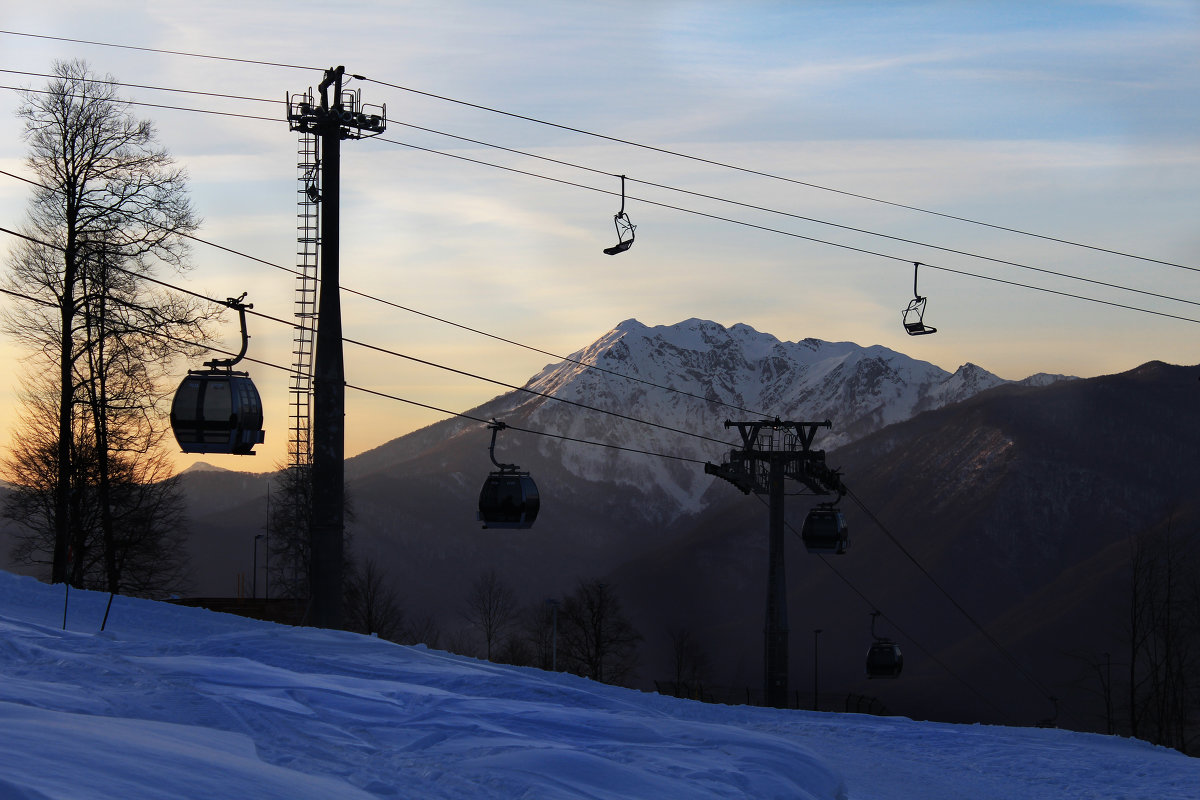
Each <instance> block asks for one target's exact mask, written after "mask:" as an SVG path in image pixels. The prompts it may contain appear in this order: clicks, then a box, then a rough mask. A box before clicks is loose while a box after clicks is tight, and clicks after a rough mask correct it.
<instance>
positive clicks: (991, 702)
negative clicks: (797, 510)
mask: <svg viewBox="0 0 1200 800" xmlns="http://www.w3.org/2000/svg"><path fill="white" fill-rule="evenodd" d="M755 497H757V498H758V500H759V502H761V503H762V504H763V505H767V501H766V500H764V499H763V497H762V495H759V494H755ZM784 526H785V527H786V528H787V529H788V530H789V531H790V532H791V533H792V535H793V536H795V537H796V538H797V539H801V540H802V539H803V537H802V536H801V534H800V532H799V531H797V530H796V528H795V526H794V525H792V524H791V523H790V522H787V521H786V520H785V521H784ZM817 556H818V558H820V560H821V563H823V564H824V565H825V566H826V567H828V568H829V569H830V571H832V572H833V574H834V575H836V576H837V577H838V578H839V579H840V580H841V581H842V582H843V583H845V584H846V586H847V587H849V588H850V591H852V592H854V593H855V594H856V595H858V596H859V598H860V599H862V601H863V602H864V603H866V604H867V606H868V607H869V608H871V610H873V611H879V614H880V616H882V617H883V618H884V619H885V620H887V621H888V623H890V624H891V626H892V627H893V628H895V629H896V631H897V632H898V633H899V634H900V637H901V638H902V639H903V640H904V642H905V643H906V644H907V643H909V642H911V643H912V644H913V646H915V647H916V648H917V649H918V650H920V651H921V652H922V653H924V654H925V656H926V657H928V658H929V660H930V661H932V662H933V663H935V664H937V665H938V666H939V667H941V668H942V669H943V670H944V671H945V672H946V674H947V675H949V676H950V677H952V678H954V679H955V680H956V681H958V682H959V683H960V684H962V686H963V687H964V688H965V689H966V690H967V691H969V692H970V693H971V694H973V695H975V696H976V697H977V698H979V699H980V700H981V701H982V702H983V703H984V704H985V705H987V706H990V707H991V709H992V710H993V711H996V712H997V713H999V714H1000V715H1001V716H1003V717H1005V718H1007V719H1010V720H1011V719H1012V716H1011V714H1010V712H1009V711H1008V710H1006V709H1004V708H1001V707H1000V706H999V705H997V704H996V702H995V701H994V700H992V699H991V698H990V697H988V696H987V695H986V694H984V693H983V692H982V691H980V690H979V689H978V688H977V687H975V686H974V685H973V684H972V683H971V682H970V681H968V680H967V679H966V678H964V677H962V676H961V675H959V674H958V673H957V672H955V671H954V670H953V669H951V668H950V666H949V665H948V664H946V662H944V661H942V659H940V658H938V657H937V655H936V654H934V653H933V652H932V651H930V650H929V648H927V647H925V645H923V644H922V643H921V642H920V641H919V640H918V639H917V638H916V637H914V636H912V635H911V634H909V633H908V632H906V631H905V630H904V628H903V627H901V626H900V624H899V623H898V622H897V621H896V620H895V619H894V618H893V617H890V616H888V614H887V613H886V612H884V611H882V610H880V609H882V608H884V606H881V605H879V604H878V603H876V602H875V601H874V600H872V599H871V598H869V597H867V596H866V594H865V593H864V592H863V591H862V590H861V589H859V588H858V587H857V586H856V585H855V584H854V582H853V581H851V580H850V579H849V578H848V577H846V576H845V575H844V574H842V571H841V570H839V569H838V568H837V567H835V566H834V565H833V561H832V559H829V558H826V557H825V556H823V555H821V554H820V553H818V554H817Z"/></svg>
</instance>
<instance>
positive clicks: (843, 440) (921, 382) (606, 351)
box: [489, 319, 1061, 513]
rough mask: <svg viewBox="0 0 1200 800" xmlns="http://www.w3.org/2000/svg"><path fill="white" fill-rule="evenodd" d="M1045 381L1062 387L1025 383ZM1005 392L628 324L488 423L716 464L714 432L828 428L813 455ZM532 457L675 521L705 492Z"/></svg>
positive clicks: (916, 367) (597, 456) (704, 326)
mask: <svg viewBox="0 0 1200 800" xmlns="http://www.w3.org/2000/svg"><path fill="white" fill-rule="evenodd" d="M1056 379H1061V376H1044V375H1039V376H1034V377H1032V378H1029V379H1027V381H1029V382H1030V383H1033V384H1035V385H1045V384H1047V383H1051V382H1053V381H1054V380H1056ZM1004 383H1009V381H1005V380H1003V379H1001V378H999V377H997V376H996V375H993V374H992V373H990V372H988V371H987V370H985V369H983V368H982V367H979V366H976V365H975V364H970V363H968V364H964V365H963V366H961V367H959V368H958V370H956V371H955V372H953V373H950V372H947V371H946V370H944V369H941V368H939V367H937V366H935V365H933V364H930V363H929V362H926V361H920V360H918V359H914V358H911V357H909V356H906V355H904V354H902V353H897V352H896V351H894V350H890V349H888V348H886V347H882V346H879V345H873V346H869V347H863V346H860V345H857V344H854V343H853V342H826V341H822V340H820V339H804V340H802V341H799V342H786V341H781V340H779V339H777V338H776V337H774V336H772V335H770V334H767V333H761V332H759V331H756V330H755V329H754V328H752V327H750V326H748V325H743V324H737V325H734V326H732V327H729V328H726V327H725V326H723V325H720V324H718V323H716V322H710V321H707V320H701V319H689V320H685V321H683V322H680V323H678V324H675V325H669V326H665V325H662V326H656V327H648V326H646V325H643V324H642V323H640V322H638V321H637V320H633V319H630V320H626V321H625V322H622V323H621V324H620V325H618V326H617V327H616V328H614V329H613V330H611V331H609V332H608V333H607V334H605V335H604V336H602V337H600V339H598V340H597V341H595V342H594V343H592V344H591V345H589V346H587V347H585V348H583V349H582V350H579V351H578V352H576V353H573V354H572V355H571V356H570V357H569V358H567V359H566V360H564V361H562V362H560V363H558V364H551V365H549V366H547V367H546V368H545V369H543V370H542V371H541V372H540V373H538V374H537V375H535V376H534V377H533V378H531V379H530V380H529V382H528V383H527V384H526V388H527V389H530V390H532V391H534V392H537V393H539V394H538V395H531V394H528V393H521V392H517V393H513V394H511V395H508V396H507V397H506V398H501V399H500V401H499V402H498V404H496V406H495V407H491V406H489V413H491V414H493V415H495V416H497V417H499V418H501V419H504V418H505V417H506V416H508V417H509V418H514V417H515V418H520V419H522V423H521V424H523V425H525V426H527V427H531V428H534V429H537V430H541V431H545V432H549V433H553V434H555V435H557V436H565V437H570V438H574V439H583V440H587V441H593V442H606V443H612V444H615V445H619V446H621V447H626V448H635V449H638V450H645V451H649V452H651V453H661V454H667V455H671V456H675V457H677V458H678V459H687V460H698V461H720V460H722V459H723V458H724V457H725V455H726V453H727V451H728V449H729V447H730V446H732V445H733V444H734V438H733V437H731V436H730V434H729V432H728V431H726V429H725V426H724V421H725V420H759V419H763V418H772V417H778V418H780V419H790V420H811V421H822V420H830V421H831V423H832V427H831V428H830V429H828V430H822V431H821V433H820V434H819V436H818V439H817V442H816V446H818V447H821V448H823V449H826V450H831V449H833V448H836V447H839V446H841V445H845V444H848V443H850V442H852V441H855V440H857V439H859V438H861V437H863V436H865V435H867V434H869V433H873V432H874V431H877V430H879V429H880V428H883V427H885V426H887V425H890V424H892V423H895V422H900V421H903V420H906V419H909V418H911V417H913V416H915V415H916V414H919V413H920V412H922V411H927V410H930V409H936V408H941V407H943V406H946V405H949V404H951V403H956V402H960V401H962V400H965V399H967V398H969V397H972V396H974V395H976V394H978V393H979V392H981V391H984V390H986V389H991V388H993V387H996V386H999V385H1001V384H1004ZM541 395H548V396H550V397H553V398H555V399H556V400H559V401H566V402H555V401H551V400H548V399H547V398H546V397H544V396H541ZM581 406H587V407H591V408H597V409H602V410H603V411H607V412H615V413H616V414H621V415H624V416H625V417H627V418H618V417H614V416H611V415H610V414H604V413H597V412H595V411H589V410H587V409H585V408H581ZM635 420H645V421H648V422H652V423H654V425H647V424H643V423H641V422H638V421H635ZM688 434H691V435H688ZM537 446H538V448H539V449H540V451H541V453H542V454H543V455H545V456H547V457H551V458H554V459H555V460H556V461H561V463H562V466H563V467H564V468H565V469H566V470H568V471H570V472H571V473H572V474H574V475H576V476H578V477H580V478H585V479H588V480H596V481H601V480H602V481H616V482H618V483H622V484H626V485H629V486H633V487H646V486H655V487H657V488H658V489H659V490H661V491H665V492H667V493H668V494H669V495H670V496H671V498H672V499H673V501H674V503H675V504H676V508H675V509H674V511H675V512H676V513H682V512H695V511H698V510H700V509H701V508H702V507H703V500H702V498H703V495H704V493H705V492H706V491H707V490H708V488H709V486H710V485H711V480H708V479H706V478H705V477H704V475H703V473H702V472H700V471H698V470H696V469H694V468H681V462H680V461H674V462H673V461H672V460H670V459H663V458H659V457H642V458H640V459H638V458H630V457H629V455H628V453H621V454H619V455H618V454H617V453H616V452H614V451H613V450H605V449H603V448H595V447H591V448H587V447H566V448H564V447H562V446H561V445H560V444H558V443H557V442H556V441H554V440H553V439H543V440H542V441H540V442H538V444H537Z"/></svg>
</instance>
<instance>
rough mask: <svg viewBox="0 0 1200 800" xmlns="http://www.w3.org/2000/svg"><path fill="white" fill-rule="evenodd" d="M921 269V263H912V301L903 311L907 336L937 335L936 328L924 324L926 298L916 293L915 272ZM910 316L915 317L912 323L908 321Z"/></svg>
mask: <svg viewBox="0 0 1200 800" xmlns="http://www.w3.org/2000/svg"><path fill="white" fill-rule="evenodd" d="M920 268H921V262H919V261H914V262H913V299H912V300H909V301H908V308H906V309H904V319H903V322H904V330H905V331H907V332H908V335H909V336H923V335H925V334H927V333H937V328H934V327H931V326H929V325H926V324H925V301H926V300H927V298H925V297H922V296H921V294H920V293H919V292H918V291H917V271H918V270H919V269H920ZM910 315H915V317H914V319H913V320H912V321H910V320H909V316H910Z"/></svg>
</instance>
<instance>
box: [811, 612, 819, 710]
mask: <svg viewBox="0 0 1200 800" xmlns="http://www.w3.org/2000/svg"><path fill="white" fill-rule="evenodd" d="M820 636H821V629H820V628H815V629H814V630H813V711H820V710H821V709H820V708H818V704H817V698H818V697H819V696H820V695H818V694H817V687H818V683H817V680H818V677H819V676H818V673H817V669H818V667H819V665H820V659H819V658H818V653H819V652H820V651H819V650H818V647H819V643H820V638H819V637H820Z"/></svg>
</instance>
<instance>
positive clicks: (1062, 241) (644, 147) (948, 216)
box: [354, 75, 1200, 272]
mask: <svg viewBox="0 0 1200 800" xmlns="http://www.w3.org/2000/svg"><path fill="white" fill-rule="evenodd" d="M354 77H355V78H358V79H359V80H363V81H366V82H369V83H376V84H379V85H380V86H387V87H389V88H392V89H398V90H400V91H403V92H408V93H410V94H416V95H420V96H423V97H429V98H431V99H434V100H441V101H444V102H448V103H454V104H456V105H460V106H464V107H467V108H474V109H478V110H480V111H487V112H489V113H493V114H499V115H502V116H506V117H510V118H513V119H520V120H524V121H526V122H532V123H535V124H538V125H544V126H547V127H551V128H557V129H559V130H564V131H568V132H570V133H578V134H581V135H583V136H589V137H592V138H596V139H602V140H605V141H609V142H613V143H615V144H622V145H627V146H629V147H635V148H639V149H642V150H648V151H651V152H655V153H661V154H663V155H669V156H673V157H675V158H681V159H686V160H688V161H695V162H698V163H702V164H708V165H710V166H715V167H721V168H723V169H730V170H734V171H737V172H742V173H746V174H749V175H756V176H758V177H761V178H769V179H771V180H777V181H783V182H786V183H791V184H796V185H798V186H805V187H808V188H810V189H818V190H820V191H825V192H832V193H835V194H840V195H843V196H846V197H853V198H856V199H859V200H867V201H869V202H872V203H880V204H883V205H887V206H892V207H894V208H901V209H905V210H908V211H915V212H918V213H921V214H928V215H931V216H935V217H941V218H944V219H949V220H954V221H957V222H964V223H968V224H971V225H979V226H982V227H986V228H991V229H994V230H999V231H1005V232H1007V233H1015V234H1019V235H1021V236H1029V237H1032V238H1035V239H1042V240H1044V241H1050V242H1056V243H1058V244H1065V245H1070V246H1072V247H1080V248H1084V249H1088V250H1093V251H1097V252H1102V253H1108V254H1110V255H1115V256H1120V257H1122V258H1132V259H1137V260H1139V261H1146V262H1150V263H1154V264H1161V265H1163V266H1168V267H1176V268H1179V269H1185V270H1191V271H1193V272H1200V267H1193V266H1188V265H1186V264H1178V263H1175V262H1172V261H1166V260H1162V259H1158V258H1151V257H1148V256H1140V255H1136V254H1134V253H1127V252H1124V251H1121V250H1116V249H1112V248H1107V247H1100V246H1097V245H1090V244H1086V243H1083V242H1076V241H1072V240H1070V239H1065V238H1061V237H1057V236H1048V235H1044V234H1039V233H1034V232H1031V231H1026V230H1022V229H1020V228H1015V227H1010V226H1005V225H997V224H993V223H990V222H984V221H982V220H977V219H972V218H970V217H965V216H959V215H956V214H948V213H944V212H940V211H934V210H931V209H927V208H921V207H920V206H914V205H909V204H907V203H899V202H895V201H892V200H885V199H882V198H878V197H873V196H871V195H867V194H861V193H858V192H850V191H846V190H844V189H837V188H834V187H831V186H824V185H821V184H818V183H813V182H811V181H803V180H799V179H797V178H789V177H786V176H783V175H778V174H775V173H771V172H766V171H764V170H757V169H751V168H749V167H743V166H739V165H737V164H731V163H727V162H724V161H718V160H716V159H710V158H704V157H701V156H695V155H691V154H688V153H682V152H679V151H677V150H671V149H668V148H665V147H656V146H654V145H648V144H644V143H642V142H635V141H633V140H630V139H622V138H620V137H617V136H610V135H607V134H603V133H596V132H594V131H589V130H585V129H583V128H577V127H573V126H570V125H562V124H560V123H556V122H550V121H548V120H543V119H538V118H537V117H532V116H528V115H525V114H517V113H514V112H511V111H504V110H502V109H499V108H493V107H491V106H486V105H481V104H479V103H471V102H468V101H465V100H458V99H455V98H453V97H447V96H445V95H440V94H434V93H433V92H426V91H422V90H420V89H414V88H412V87H409V86H402V85H400V84H397V83H391V82H389V81H384V80H380V79H377V78H370V77H366V76H363V75H354Z"/></svg>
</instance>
